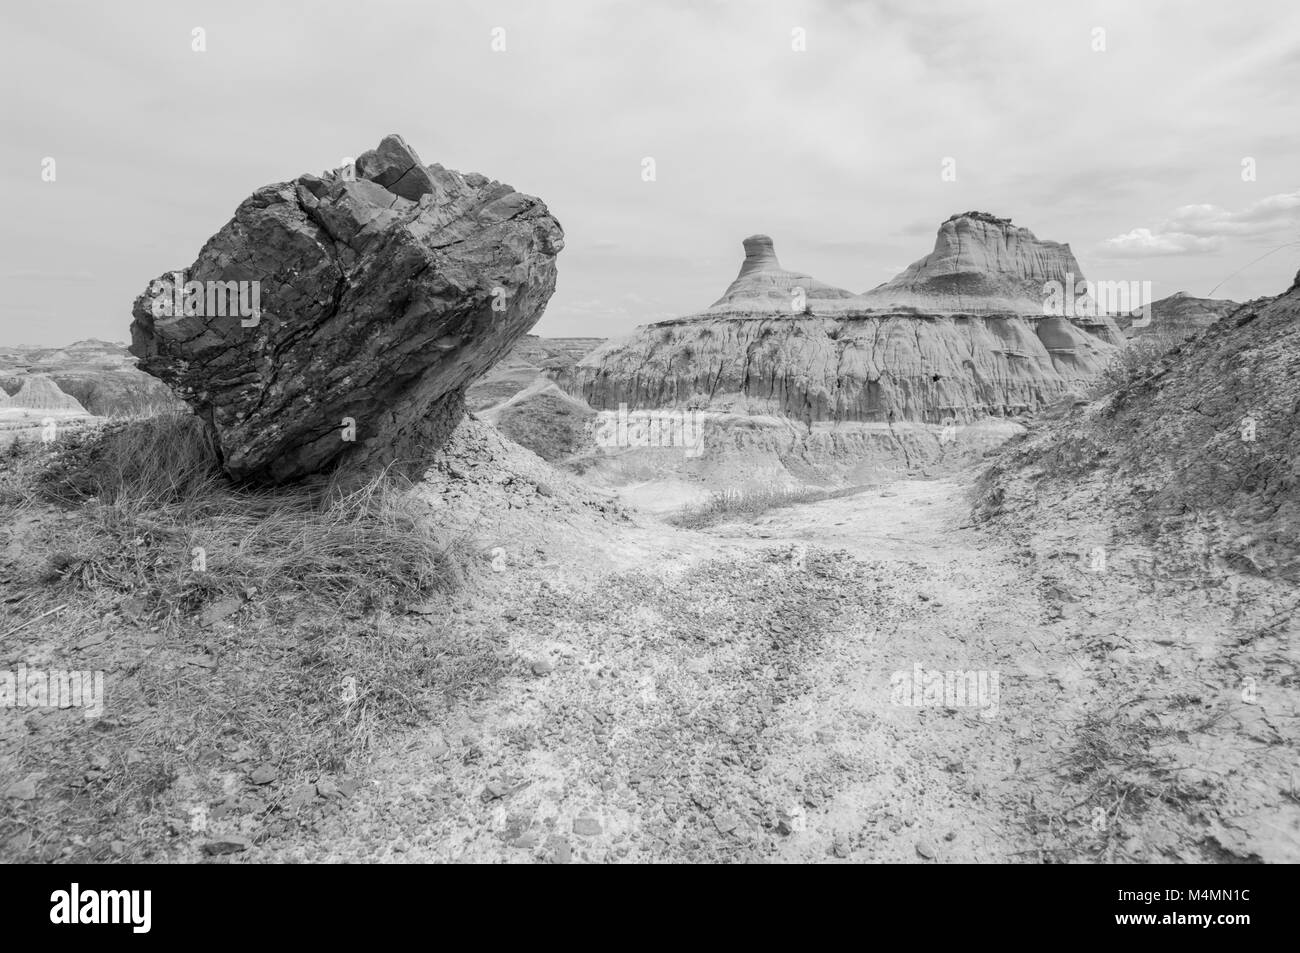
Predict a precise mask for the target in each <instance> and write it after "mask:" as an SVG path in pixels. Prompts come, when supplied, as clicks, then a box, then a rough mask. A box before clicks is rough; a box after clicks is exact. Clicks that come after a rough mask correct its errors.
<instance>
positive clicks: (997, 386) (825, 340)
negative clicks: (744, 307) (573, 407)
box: [560, 314, 1113, 423]
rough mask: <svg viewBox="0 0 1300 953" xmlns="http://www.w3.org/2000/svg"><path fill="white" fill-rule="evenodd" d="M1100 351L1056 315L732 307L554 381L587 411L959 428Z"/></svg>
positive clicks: (1037, 395)
mask: <svg viewBox="0 0 1300 953" xmlns="http://www.w3.org/2000/svg"><path fill="white" fill-rule="evenodd" d="M1112 353H1113V348H1112V347H1111V346H1110V345H1108V344H1106V343H1104V342H1102V341H1100V340H1098V339H1097V338H1095V337H1093V336H1092V335H1090V334H1088V333H1087V332H1085V331H1082V330H1080V329H1079V328H1077V327H1075V326H1073V325H1072V324H1070V322H1069V321H1067V320H1065V319H1064V318H1052V319H1040V320H1038V321H1034V320H1032V319H1029V318H1026V317H1023V316H1019V315H985V316H975V315H955V316H954V315H931V316H918V315H914V314H857V315H854V314H847V315H841V316H838V317H817V316H811V317H774V316H771V315H750V316H739V315H731V316H713V317H709V318H707V319H695V320H682V321H676V322H666V323H663V324H657V325H653V326H651V327H648V328H643V329H642V330H641V331H639V332H638V333H637V334H635V335H633V336H632V337H631V338H628V339H625V340H623V341H621V342H610V343H607V344H606V345H604V346H602V347H601V348H598V349H597V350H596V351H594V352H593V353H592V354H590V355H588V356H587V357H586V358H585V359H583V360H582V361H580V362H579V363H578V364H577V365H575V366H574V367H573V368H571V369H569V370H568V371H566V372H563V374H562V375H560V380H561V382H562V384H563V386H564V387H565V389H566V390H568V391H569V392H570V393H571V394H573V395H574V396H580V397H582V398H583V399H584V400H586V401H587V403H588V404H590V405H591V406H592V407H594V408H597V409H614V408H617V407H618V405H619V404H620V403H626V404H627V405H628V406H630V407H637V408H645V407H687V406H693V407H707V408H709V409H715V410H728V411H732V412H736V413H779V414H782V415H784V416H787V417H791V418H794V419H796V420H800V421H804V422H812V421H844V422H848V421H862V422H888V421H891V420H898V421H901V420H909V421H922V422H927V423H943V422H945V421H949V420H952V421H955V422H957V423H969V422H972V421H974V420H978V419H980V418H983V417H988V416H994V417H1003V416H1010V415H1014V414H1019V413H1024V412H1028V411H1031V410H1034V409H1037V408H1038V407H1041V406H1043V405H1045V404H1049V403H1052V402H1054V401H1055V400H1058V399H1059V398H1061V397H1062V396H1064V395H1065V394H1067V393H1069V392H1070V391H1072V390H1076V389H1078V388H1079V387H1081V386H1082V385H1084V384H1086V383H1087V382H1088V381H1090V380H1091V379H1092V378H1093V377H1094V376H1095V375H1096V374H1097V373H1099V371H1100V369H1101V367H1102V366H1103V365H1104V364H1105V362H1106V361H1107V360H1109V358H1110V356H1111V354H1112Z"/></svg>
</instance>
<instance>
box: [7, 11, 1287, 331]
mask: <svg viewBox="0 0 1300 953" xmlns="http://www.w3.org/2000/svg"><path fill="white" fill-rule="evenodd" d="M2 16H3V20H4V27H3V32H0V70H3V72H4V74H5V75H4V86H3V93H0V95H3V97H4V109H3V121H4V134H3V136H0V182H2V183H3V195H4V204H3V208H4V215H3V224H2V225H0V229H2V231H0V274H2V275H3V287H4V296H3V305H2V306H0V307H2V310H0V343H4V344H17V343H32V344H63V343H69V342H71V341H73V340H76V339H79V338H85V337H99V338H105V339H108V340H123V341H124V340H127V339H128V337H129V335H128V330H127V329H128V326H129V324H130V320H131V318H130V309H131V302H132V300H133V299H134V297H135V296H136V295H137V294H138V293H139V292H141V291H142V290H144V288H145V287H146V286H147V284H148V282H149V280H150V279H151V278H153V277H154V276H156V275H158V274H159V273H161V272H164V271H167V270H169V269H172V268H176V267H181V266H185V265H188V264H189V263H190V262H192V261H193V260H194V257H195V255H196V254H197V252H198V250H199V248H200V246H201V245H202V244H203V242H204V241H205V240H206V239H207V238H208V237H209V236H210V235H211V234H212V233H214V232H215V231H217V230H218V229H219V228H220V227H221V226H222V225H223V224H224V223H225V222H226V221H227V220H229V218H230V217H231V215H232V214H233V213H234V210H235V207H236V206H237V205H238V204H239V202H240V201H242V200H243V199H244V198H245V197H247V196H248V195H249V194H250V193H251V192H252V191H253V190H254V189H256V188H257V187H259V186H261V185H263V184H266V183H269V182H277V181H284V180H286V179H291V178H293V177H294V176H297V175H299V174H301V173H303V172H308V171H311V172H319V171H321V170H323V169H325V168H327V167H333V166H336V165H338V164H339V162H340V161H341V159H342V157H344V156H355V155H357V154H359V153H360V152H361V151H363V150H365V149H367V148H370V147H372V146H374V145H375V144H377V143H378V141H379V139H380V138H381V137H382V136H383V135H384V134H385V133H388V132H397V133H400V134H401V135H403V136H404V137H405V138H406V140H407V141H408V142H409V143H410V144H411V145H412V146H413V147H414V148H415V149H416V150H417V151H418V152H419V153H420V154H421V156H422V157H423V159H424V161H425V162H435V161H436V162H441V163H442V164H444V165H446V166H449V167H451V168H455V169H460V170H462V171H467V172H468V171H477V172H482V173H484V174H486V175H488V176H490V177H492V178H496V179H500V180H501V181H503V182H507V183H509V184H511V185H512V186H514V187H515V188H517V189H519V190H521V191H524V192H528V193H531V194H534V195H538V196H541V197H542V198H543V199H544V200H545V201H546V202H547V204H548V205H549V206H550V208H551V210H552V212H553V213H554V214H555V215H556V217H557V218H558V219H559V220H560V222H561V224H562V225H563V226H564V230H565V234H566V248H565V250H564V251H563V252H562V253H561V255H560V259H559V286H558V290H557V292H556V294H555V297H554V298H553V299H552V301H551V305H550V307H549V309H548V310H547V313H546V315H545V316H544V317H543V319H542V321H541V323H540V324H539V325H538V327H537V328H536V330H537V331H538V332H540V333H543V334H548V335H599V336H611V335H617V334H622V333H625V332H627V331H629V330H630V329H631V328H632V327H633V326H635V325H637V324H641V323H645V322H647V321H653V320H658V319H661V318H664V317H669V316H672V315H678V314H684V313H690V312H693V311H697V310H700V309H702V308H704V307H706V306H707V305H709V304H710V303H712V302H713V301H714V300H715V299H716V298H717V297H718V296H719V295H720V294H721V293H722V291H723V290H724V289H725V288H726V286H727V284H728V283H729V282H730V281H731V280H732V278H734V277H735V273H736V271H737V269H738V268H739V265H740V260H741V254H742V253H741V247H740V241H741V239H742V238H743V237H745V236H746V235H749V234H752V233H754V232H765V233H767V234H769V235H771V236H772V237H773V239H774V240H775V243H776V250H777V253H778V255H779V256H780V258H781V261H782V264H783V265H785V266H786V267H787V268H797V269H800V270H803V271H807V272H809V273H811V274H813V275H815V276H816V277H818V278H820V279H821V280H823V281H827V282H830V283H832V284H836V285H840V286H842V287H845V288H848V289H851V290H853V291H863V290H866V289H868V288H871V287H874V286H875V285H877V284H879V283H880V282H882V281H884V280H886V279H887V278H889V277H890V276H891V275H893V274H894V273H895V272H897V271H899V270H901V269H902V268H903V267H904V266H906V265H907V264H909V263H910V262H912V261H913V260H915V259H917V258H920V257H921V256H923V255H924V254H926V253H927V252H929V251H930V249H931V248H932V246H933V241H934V233H935V230H936V228H937V227H938V225H939V223H940V222H941V221H942V220H943V219H945V218H947V217H948V216H949V215H951V214H953V213H954V212H961V211H966V210H970V209H981V210H986V211H990V212H994V213H995V214H998V215H1002V216H1009V217H1011V218H1012V219H1013V221H1014V222H1015V223H1016V224H1019V225H1024V226H1026V227H1028V228H1030V229H1032V230H1033V231H1034V232H1035V233H1036V234H1037V235H1038V236H1039V237H1040V238H1047V239H1054V240H1056V241H1063V242H1069V243H1070V245H1071V246H1072V248H1073V249H1074V251H1075V254H1076V255H1077V256H1078V258H1079V260H1080V262H1081V264H1082V267H1083V270H1084V272H1085V274H1087V275H1088V277H1090V278H1097V279H1112V280H1116V279H1136V280H1150V281H1152V282H1153V286H1154V291H1155V293H1156V296H1162V295H1164V294H1168V293H1172V292H1174V291H1178V290H1186V291H1188V292H1189V293H1192V294H1195V295H1206V294H1207V293H1208V292H1210V290H1211V288H1213V287H1214V285H1216V284H1218V283H1219V282H1220V281H1222V280H1223V279H1225V278H1227V277H1228V276H1229V275H1230V274H1232V273H1233V272H1234V271H1237V270H1238V269H1240V268H1243V266H1247V265H1248V263H1250V262H1251V261H1252V260H1253V259H1255V258H1258V257H1259V256H1260V255H1263V254H1264V253H1265V252H1267V251H1269V249H1271V248H1274V247H1276V246H1277V245H1279V244H1282V243H1283V242H1287V241H1297V240H1300V225H1298V224H1297V223H1298V221H1300V122H1298V121H1297V120H1300V100H1298V98H1297V91H1298V90H1300V3H1297V2H1295V0H1277V2H1260V0H1233V2H1230V3H1229V2H1214V3H1211V2H1201V0H1195V2H1193V0H1178V2H1169V3H1161V2H1141V3H1137V2H1133V0H1125V2H1119V3H1094V2H1088V0H1069V2H1062V3H1054V2H1047V0H1026V2H1003V3H994V2H982V3H979V2H971V0H962V2H954V3H942V4H940V3H934V2H925V3H921V2H917V0H903V2H860V3H854V2H849V0H824V2H783V0H752V2H709V0H682V2H672V3H670V2H652V0H629V2H612V0H606V2H582V0H498V2H492V0H473V2H471V0H420V2H416V0H410V2H396V0H392V2H384V0H366V2H365V3H355V2H349V3H343V2H306V0H298V2H277V0H255V2H246V0H220V2H202V3H200V2H184V0H180V2H178V0H157V2H154V0H149V2H141V0H124V2H120V3H91V2H89V0H86V2H82V3H67V2H60V0H40V2H38V3H17V2H6V3H5V4H4V12H3V14H2ZM195 28H202V29H203V30H204V31H205V40H206V47H207V49H206V51H205V52H196V51H194V50H193V49H192V45H193V35H192V31H193V30H194V29H195ZM494 28H501V29H503V30H504V38H505V47H506V48H505V50H504V51H503V52H494V51H493V49H492V43H493V30H494ZM1098 28H1100V29H1101V30H1104V35H1103V34H1099V33H1097V32H1096V31H1097V30H1098ZM796 29H799V30H802V31H804V33H803V35H804V36H805V37H806V50H802V51H800V50H796V49H794V48H793V47H794V46H795V45H797V43H796V35H795V33H794V32H793V31H795V30H796ZM500 35H501V34H497V36H498V37H499V36H500ZM1099 40H1100V41H1104V47H1105V48H1104V50H1100V51H1099V50H1097V49H1095V47H1096V46H1098V45H1099ZM46 157H52V158H53V159H54V160H55V174H56V178H55V181H53V182H45V181H42V168H43V164H42V163H43V160H44V159H45V158H46ZM646 157H652V158H653V159H654V160H655V166H656V169H655V171H656V180H655V181H653V182H647V181H643V178H642V169H643V159H645V158H646ZM947 157H950V158H952V159H954V160H955V168H956V181H944V180H943V179H942V177H941V171H942V163H943V160H944V159H945V158H947ZM1248 157H1249V158H1250V159H1252V160H1253V163H1254V169H1255V177H1254V181H1245V180H1243V160H1245V159H1247V158H1248ZM1298 266H1300V246H1296V247H1292V248H1287V249H1283V250H1282V251H1279V252H1277V253H1276V254H1274V255H1272V256H1271V257H1268V258H1265V259H1264V260H1263V261H1260V262H1258V263H1256V264H1253V265H1250V266H1249V267H1247V268H1246V270H1245V271H1244V272H1242V274H1241V275H1239V276H1238V277H1235V278H1231V279H1229V280H1227V281H1224V282H1223V284H1222V286H1221V287H1220V288H1219V289H1218V291H1217V296H1219V297H1233V298H1237V299H1239V300H1240V299H1245V298H1249V297H1253V296H1256V295H1261V294H1275V293H1278V292H1279V291H1281V290H1283V289H1284V288H1285V287H1286V286H1287V285H1289V284H1290V281H1291V278H1292V276H1293V275H1294V274H1295V273H1296V270H1297V267H1298Z"/></svg>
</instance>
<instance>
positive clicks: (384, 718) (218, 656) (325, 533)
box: [0, 415, 518, 861]
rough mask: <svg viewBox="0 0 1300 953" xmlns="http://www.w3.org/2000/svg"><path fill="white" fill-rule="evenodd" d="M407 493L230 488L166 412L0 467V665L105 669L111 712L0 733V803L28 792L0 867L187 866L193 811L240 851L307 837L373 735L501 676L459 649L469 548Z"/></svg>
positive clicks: (395, 486)
mask: <svg viewBox="0 0 1300 953" xmlns="http://www.w3.org/2000/svg"><path fill="white" fill-rule="evenodd" d="M408 490H409V485H408V484H407V483H406V482H405V481H403V480H399V479H395V478H393V477H391V476H389V475H381V476H380V477H377V478H375V479H373V480H371V481H370V482H369V483H367V484H365V485H363V486H360V487H357V488H348V489H345V488H344V487H342V486H341V485H339V484H336V483H332V482H322V483H320V484H317V485H312V486H305V485H304V486H294V487H283V488H275V489H269V490H268V489H252V488H247V487H240V486H236V485H234V484H232V483H230V482H229V481H228V480H227V479H226V478H225V477H224V476H223V474H222V473H221V470H220V466H219V459H218V456H217V453H216V448H215V447H214V446H213V445H212V443H211V442H210V441H209V439H208V438H207V436H206V434H205V432H204V430H203V428H202V426H201V425H200V422H199V421H197V420H195V419H194V418H192V417H188V416H183V415H174V416H163V417H157V418H151V419H146V420H132V421H124V422H117V421H114V422H109V423H107V424H104V425H103V426H101V427H99V428H97V429H96V430H95V431H93V432H90V433H85V434H67V435H60V436H59V438H58V439H57V440H56V441H54V442H53V443H50V444H41V443H35V444H33V443H28V444H25V445H19V446H18V447H17V449H13V448H6V449H5V450H4V451H0V524H2V525H4V526H6V528H9V529H11V530H12V533H13V535H12V537H11V538H10V542H9V550H8V555H9V558H8V559H7V560H5V561H4V562H3V563H0V584H2V585H3V590H4V599H3V602H0V659H5V660H7V662H8V665H7V667H9V668H12V667H14V666H15V665H17V664H18V663H19V662H21V663H23V664H27V665H28V666H29V667H38V666H39V667H44V668H48V669H51V670H53V669H74V670H94V671H102V672H103V673H104V683H105V702H106V704H105V709H106V713H105V715H104V717H102V718H99V719H97V720H91V721H88V720H85V719H84V718H83V717H82V713H81V712H80V711H77V710H69V711H59V710H57V709H48V710H41V709H31V710H30V711H29V712H28V713H27V714H25V715H24V714H21V713H19V714H16V715H15V717H16V718H18V719H21V721H17V722H15V724H16V725H17V726H18V727H19V728H23V726H24V725H25V726H26V727H25V728H24V730H22V731H19V732H18V733H17V734H14V735H12V736H9V737H5V736H3V735H0V744H2V745H3V749H2V750H0V754H3V755H4V758H3V759H0V787H3V786H6V785H9V784H12V783H14V782H15V781H18V780H20V779H22V778H24V777H28V776H31V775H33V774H36V775H38V776H40V780H39V782H38V792H39V794H38V796H37V797H36V798H34V799H31V800H27V801H19V802H13V804H12V805H11V806H12V807H13V808H14V810H13V811H12V812H11V813H10V815H9V816H7V817H3V818H0V857H8V858H11V859H17V860H27V861H31V860H59V859H63V860H81V861H87V860H119V859H121V860H139V859H145V858H155V859H157V858H159V857H165V856H173V854H172V852H173V851H182V853H181V854H180V856H188V855H187V854H185V853H184V851H186V850H191V849H192V848H193V845H194V844H195V843H198V842H201V841H203V840H206V839H208V836H209V835H208V833H207V832H199V831H196V830H195V829H193V828H192V827H191V824H190V821H189V814H190V813H191V812H193V811H196V810H199V811H208V810H210V811H212V812H213V818H214V829H224V830H226V831H233V830H238V831H240V832H242V833H243V834H245V835H247V836H248V838H249V839H250V840H252V841H253V842H257V841H259V840H262V839H266V838H271V837H274V836H277V835H280V834H283V833H285V832H287V831H289V830H290V829H292V828H294V827H295V826H297V825H308V826H310V825H311V824H312V823H314V821H313V817H315V816H317V813H318V812H319V811H321V810H326V809H329V808H330V805H331V804H333V803H335V800H336V799H337V798H338V797H339V796H340V795H338V794H337V792H335V790H334V788H333V787H332V786H331V785H334V784H335V783H343V782H344V781H345V779H346V777H347V776H348V775H350V774H352V773H353V772H355V771H356V770H357V768H358V767H359V765H360V760H361V757H362V755H364V754H365V752H367V751H369V750H371V749H372V748H373V747H374V746H375V744H376V742H377V741H378V740H379V739H381V738H382V737H384V736H386V735H387V734H389V733H391V732H392V731H394V730H400V729H402V728H403V727H411V726H421V727H423V726H426V725H427V724H428V721H429V719H430V718H431V717H432V716H433V713H435V712H436V711H438V710H439V709H440V708H441V707H442V706H444V705H446V704H447V703H449V701H450V700H451V699H453V698H456V697H463V696H465V695H467V694H474V693H479V692H483V691H486V690H488V689H489V688H490V686H491V685H493V684H494V683H495V682H497V681H498V680H500V679H501V678H502V677H503V676H504V675H506V674H507V673H509V672H511V671H513V668H514V666H516V665H517V664H518V663H517V660H516V659H515V658H514V657H513V656H512V655H511V654H510V653H509V652H507V651H506V650H505V649H503V647H502V646H501V645H499V644H497V643H494V642H492V641H490V640H483V639H481V638H474V637H472V635H471V634H470V633H465V632H460V631H458V629H457V627H456V625H455V623H454V613H455V612H456V611H457V609H458V606H459V603H460V600H461V599H462V598H463V596H462V595H459V594H458V593H459V591H460V590H461V587H462V584H463V583H464V582H465V578H466V575H467V573H468V572H469V571H470V570H469V563H468V557H467V556H466V555H464V554H466V553H468V552H470V551H471V548H472V547H470V546H468V545H467V544H466V543H467V541H465V540H452V539H447V538H444V536H443V535H442V534H441V533H440V532H439V530H438V528H437V525H436V523H435V522H434V521H433V520H432V519H431V518H430V514H429V513H427V512H425V510H424V506H425V505H426V504H423V503H421V502H419V501H418V500H417V499H416V497H415V495H414V494H411V493H409V492H408ZM3 553H4V550H0V554H3ZM259 769H262V775H261V777H262V778H265V775H266V772H267V771H269V772H271V775H272V777H271V779H270V780H269V781H268V780H264V779H262V780H259V779H257V778H258V775H256V772H257V771H258V770H259ZM322 791H324V792H326V793H324V794H322V793H320V792H322ZM223 812H224V814H223ZM218 815H221V816H222V817H221V820H219V821H217V820H216V819H217V817H218ZM187 845H189V846H188V847H187Z"/></svg>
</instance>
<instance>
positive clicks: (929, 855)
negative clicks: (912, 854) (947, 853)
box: [916, 840, 937, 860]
mask: <svg viewBox="0 0 1300 953" xmlns="http://www.w3.org/2000/svg"><path fill="white" fill-rule="evenodd" d="M916 852H917V853H918V854H920V855H921V856H922V857H924V858H925V859H926V860H934V858H935V857H936V856H937V854H936V852H935V849H934V846H933V845H932V844H930V842H929V841H927V840H919V841H917V842H916Z"/></svg>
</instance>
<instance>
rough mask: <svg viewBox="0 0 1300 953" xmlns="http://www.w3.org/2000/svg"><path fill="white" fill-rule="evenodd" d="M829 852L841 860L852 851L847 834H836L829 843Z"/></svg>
mask: <svg viewBox="0 0 1300 953" xmlns="http://www.w3.org/2000/svg"><path fill="white" fill-rule="evenodd" d="M831 852H832V853H833V854H834V855H835V856H836V857H839V858H840V859H841V860H842V859H844V858H845V857H848V856H849V854H851V853H853V845H852V844H850V843H849V836H848V835H847V834H836V835H835V841H834V842H833V843H832V844H831Z"/></svg>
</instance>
